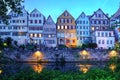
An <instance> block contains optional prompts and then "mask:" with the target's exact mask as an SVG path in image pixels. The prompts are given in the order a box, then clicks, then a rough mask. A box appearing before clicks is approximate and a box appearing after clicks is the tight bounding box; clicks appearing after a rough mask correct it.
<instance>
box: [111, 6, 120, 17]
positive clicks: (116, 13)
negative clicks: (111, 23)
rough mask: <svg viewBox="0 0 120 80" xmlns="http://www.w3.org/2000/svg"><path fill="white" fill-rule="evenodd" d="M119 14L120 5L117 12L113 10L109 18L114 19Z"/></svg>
mask: <svg viewBox="0 0 120 80" xmlns="http://www.w3.org/2000/svg"><path fill="white" fill-rule="evenodd" d="M119 16H120V7H119V9H118V10H117V12H115V13H114V14H113V15H112V16H111V19H115V18H117V17H119Z"/></svg>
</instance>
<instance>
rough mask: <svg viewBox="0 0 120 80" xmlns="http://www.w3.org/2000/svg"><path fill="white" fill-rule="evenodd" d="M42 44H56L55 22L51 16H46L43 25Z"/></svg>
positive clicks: (54, 45) (51, 45)
mask: <svg viewBox="0 0 120 80" xmlns="http://www.w3.org/2000/svg"><path fill="white" fill-rule="evenodd" d="M43 34H44V45H45V46H46V47H56V46H57V35H56V24H55V23H54V21H53V20H52V18H51V16H49V17H48V19H47V21H46V22H45V24H44V27H43Z"/></svg>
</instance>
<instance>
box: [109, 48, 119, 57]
mask: <svg viewBox="0 0 120 80" xmlns="http://www.w3.org/2000/svg"><path fill="white" fill-rule="evenodd" d="M117 55H118V53H117V52H116V51H114V50H113V51H111V52H110V53H109V56H110V57H116V56H117Z"/></svg>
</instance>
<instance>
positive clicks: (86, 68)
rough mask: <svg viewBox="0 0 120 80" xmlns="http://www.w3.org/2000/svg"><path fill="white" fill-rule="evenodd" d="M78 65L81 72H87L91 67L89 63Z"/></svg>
mask: <svg viewBox="0 0 120 80" xmlns="http://www.w3.org/2000/svg"><path fill="white" fill-rule="evenodd" d="M78 66H79V67H80V71H82V72H83V73H87V72H88V70H89V69H90V67H91V65H81V64H80V65H78Z"/></svg>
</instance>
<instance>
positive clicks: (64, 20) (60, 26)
mask: <svg viewBox="0 0 120 80" xmlns="http://www.w3.org/2000/svg"><path fill="white" fill-rule="evenodd" d="M56 24H57V39H58V40H57V41H58V45H66V46H67V47H76V45H77V38H76V27H75V19H74V18H73V16H72V15H71V14H70V13H69V12H68V11H64V12H63V13H62V14H61V15H60V16H59V17H58V18H57V23H56Z"/></svg>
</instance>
